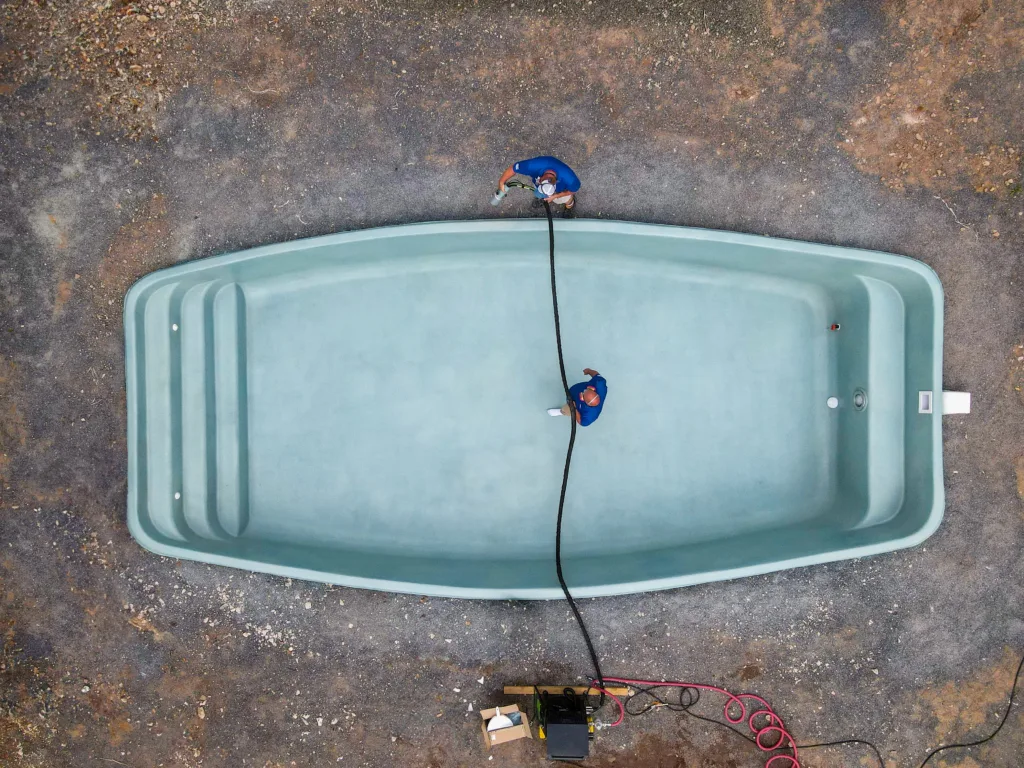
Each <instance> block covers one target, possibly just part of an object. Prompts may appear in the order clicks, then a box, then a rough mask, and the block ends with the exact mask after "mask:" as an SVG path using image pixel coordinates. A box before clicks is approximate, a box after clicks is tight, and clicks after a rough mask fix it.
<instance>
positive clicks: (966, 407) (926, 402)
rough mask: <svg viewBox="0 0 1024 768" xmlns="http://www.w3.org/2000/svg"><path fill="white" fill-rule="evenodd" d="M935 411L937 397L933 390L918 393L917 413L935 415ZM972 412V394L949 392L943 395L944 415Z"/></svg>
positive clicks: (944, 392)
mask: <svg viewBox="0 0 1024 768" xmlns="http://www.w3.org/2000/svg"><path fill="white" fill-rule="evenodd" d="M934 411H935V397H934V396H933V393H932V391H931V390H927V389H926V390H921V391H920V392H918V393H917V412H918V413H933V412H934ZM970 412H971V393H970V392H947V391H943V393H942V411H941V413H942V415H943V416H950V415H952V414H956V413H970Z"/></svg>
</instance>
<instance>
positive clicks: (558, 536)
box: [544, 200, 605, 706]
mask: <svg viewBox="0 0 1024 768" xmlns="http://www.w3.org/2000/svg"><path fill="white" fill-rule="evenodd" d="M544 210H545V211H547V214H548V246H549V253H550V262H551V308H552V310H553V311H554V315H555V344H556V346H557V347H558V370H559V372H560V373H561V374H562V388H563V389H564V390H565V402H566V403H568V404H569V424H570V425H571V427H570V429H571V431H570V432H569V448H568V450H567V451H566V452H565V469H564V470H563V471H562V491H561V493H560V494H559V496H558V522H557V523H555V572H556V573H557V574H558V583H559V585H560V586H561V587H562V593H563V594H564V595H565V599H566V600H567V601H568V602H569V607H570V608H571V609H572V613H573V616H575V617H576V623H577V624H579V627H580V632H582V633H583V639H584V641H586V643H587V650H588V651H589V652H590V660H591V662H593V664H594V673H595V678H594V679H595V680H596V682H597V684H598V686H600V687H601V688H604V687H605V686H604V676H603V675H602V674H601V663H600V662H599V661H598V658H597V651H596V650H594V642H593V641H592V640H591V639H590V633H589V632H587V625H586V624H584V623H583V617H582V616H581V615H580V609H579V608H577V607H576V601H575V600H573V599H572V594H571V593H570V592H569V587H568V586H566V583H565V577H564V576H563V575H562V511H563V510H564V508H565V489H566V486H568V484H569V465H570V464H571V463H572V447H573V445H574V444H575V443H576V404H575V403H574V402H573V401H572V396H571V395H570V394H569V380H568V379H567V378H566V377H565V359H564V357H563V356H562V327H561V324H560V323H559V320H558V288H557V287H556V285H555V222H554V220H553V219H552V218H551V205H550V204H549V203H548V202H547V201H546V200H545V201H544ZM603 705H604V692H603V691H602V692H601V704H600V705H599V706H603Z"/></svg>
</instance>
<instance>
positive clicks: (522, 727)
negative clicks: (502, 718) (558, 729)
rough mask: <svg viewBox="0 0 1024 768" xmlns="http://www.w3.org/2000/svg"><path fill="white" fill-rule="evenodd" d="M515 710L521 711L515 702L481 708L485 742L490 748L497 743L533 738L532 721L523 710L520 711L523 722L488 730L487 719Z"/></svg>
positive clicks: (508, 713)
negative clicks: (503, 705)
mask: <svg viewBox="0 0 1024 768" xmlns="http://www.w3.org/2000/svg"><path fill="white" fill-rule="evenodd" d="M513 712H519V707H517V706H516V705H515V704H509V705H508V706H507V707H493V708H491V709H481V710H480V717H481V719H482V720H483V722H482V723H480V730H481V731H482V732H483V734H484V744H486V745H487V748H488V749H490V748H491V747H492V746H494V745H495V744H504V743H505V742H506V741H515V740H516V739H532V738H533V734H532V733H530V721H529V720H527V719H526V715H525V714H524V713H522V712H519V715H520V717H522V722H521V723H520V724H519V725H513V726H510V727H508V728H499V729H498V730H497V731H488V730H487V721H488V720H490V719H491V718H492V717H495V716H496V715H511V714H512V713H513Z"/></svg>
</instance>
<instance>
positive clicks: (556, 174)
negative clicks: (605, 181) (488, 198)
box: [495, 155, 581, 214]
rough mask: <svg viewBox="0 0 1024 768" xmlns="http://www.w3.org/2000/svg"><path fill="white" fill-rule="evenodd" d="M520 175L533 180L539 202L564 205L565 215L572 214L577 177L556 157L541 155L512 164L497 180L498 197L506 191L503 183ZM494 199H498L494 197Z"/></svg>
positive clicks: (576, 190)
mask: <svg viewBox="0 0 1024 768" xmlns="http://www.w3.org/2000/svg"><path fill="white" fill-rule="evenodd" d="M517 173H521V174H522V175H523V176H529V177H530V179H532V180H533V183H534V186H535V187H536V190H535V191H534V193H533V194H534V195H536V196H537V197H538V198H540V199H541V200H544V201H546V202H549V203H555V204H557V205H564V206H565V212H566V214H570V213H571V212H572V209H573V207H574V206H575V205H576V193H577V192H578V191H579V189H580V186H581V184H580V179H579V176H577V175H576V173H575V172H574V171H573V169H572V168H570V167H569V166H568V165H566V164H565V163H563V162H562V161H561V160H559V159H558V158H557V157H550V156H549V155H542V156H541V157H531V158H530V159H529V160H520V161H519V162H518V163H513V164H512V165H510V166H509V167H508V168H506V169H505V172H504V173H503V174H502V175H501V178H500V179H498V195H499V196H503V195H504V194H505V192H506V191H507V188H506V187H505V182H506V181H508V180H509V179H511V178H512V177H513V176H515V175H516V174H517ZM495 199H499V198H498V197H496V198H495Z"/></svg>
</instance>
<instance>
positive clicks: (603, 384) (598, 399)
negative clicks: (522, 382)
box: [548, 368, 608, 427]
mask: <svg viewBox="0 0 1024 768" xmlns="http://www.w3.org/2000/svg"><path fill="white" fill-rule="evenodd" d="M583 372H584V373H585V374H587V376H589V377H590V381H581V382H580V383H579V384H573V385H572V386H571V387H569V397H571V398H572V402H573V405H575V406H576V423H577V424H579V425H580V426H581V427H586V426H589V425H591V424H593V423H594V422H595V421H597V417H598V416H600V415H601V409H602V408H603V407H604V400H605V397H606V396H607V395H608V382H607V381H605V380H604V376H602V375H601V374H600V373H598V372H597V371H595V370H594V369H593V368H584V369H583ZM570 413H572V410H571V409H570V407H569V404H568V403H566V404H565V405H563V406H562V407H561V408H549V409H548V415H549V416H568V415H569V414H570Z"/></svg>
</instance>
